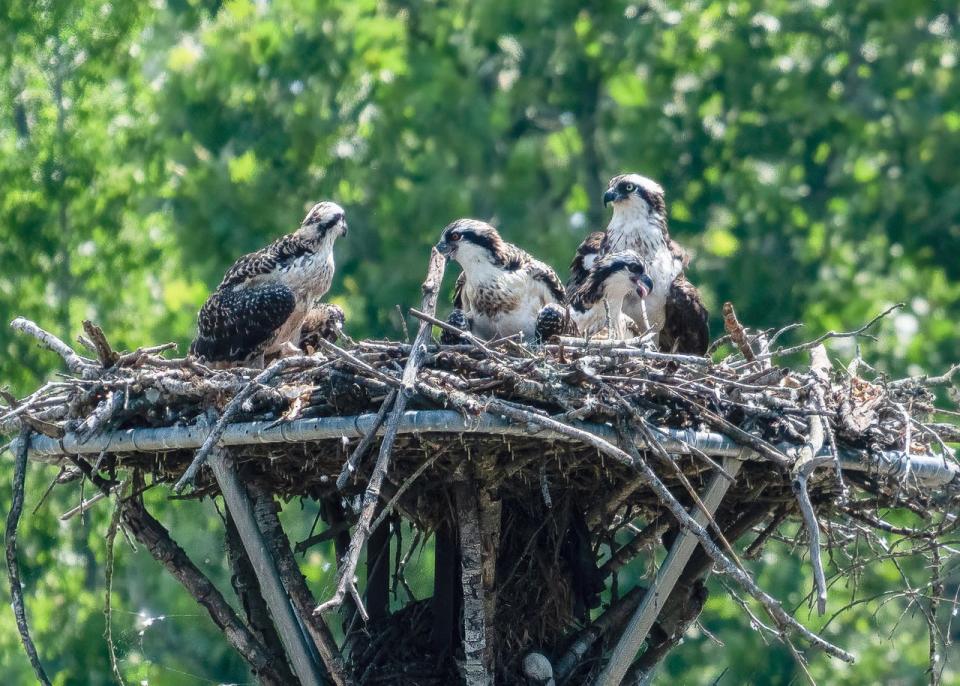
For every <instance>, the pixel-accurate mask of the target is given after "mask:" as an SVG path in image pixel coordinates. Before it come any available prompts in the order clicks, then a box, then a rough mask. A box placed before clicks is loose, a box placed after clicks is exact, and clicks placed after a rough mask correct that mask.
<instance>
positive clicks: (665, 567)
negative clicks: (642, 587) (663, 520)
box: [596, 457, 740, 686]
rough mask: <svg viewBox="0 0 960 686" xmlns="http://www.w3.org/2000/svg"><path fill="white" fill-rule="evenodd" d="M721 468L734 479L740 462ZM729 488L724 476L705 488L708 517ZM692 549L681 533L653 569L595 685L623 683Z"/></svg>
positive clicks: (696, 513) (702, 521) (690, 538)
mask: <svg viewBox="0 0 960 686" xmlns="http://www.w3.org/2000/svg"><path fill="white" fill-rule="evenodd" d="M723 468H724V469H725V470H726V471H727V473H728V474H730V475H731V476H736V475H737V472H739V471H740V460H738V459H736V458H731V457H728V458H726V459H724V461H723ZM729 487H730V481H729V480H728V479H727V478H726V477H725V476H723V475H722V474H714V476H713V478H712V479H711V480H710V484H709V485H708V486H707V493H706V495H705V496H704V497H703V504H704V506H705V507H706V509H707V511H708V512H709V513H710V516H713V513H714V512H716V511H717V507H719V506H720V501H721V500H723V496H724V495H725V494H726V492H727V489H728V488H729ZM690 515H691V516H692V517H693V518H694V519H695V520H696V522H697V523H698V524H699V525H700V526H706V524H707V516H706V514H705V513H704V512H703V511H701V510H700V508H698V507H694V508H693V509H692V510H691V511H690ZM696 547H697V537H696V536H695V535H694V534H692V533H691V532H690V531H688V530H687V529H684V530H683V531H681V532H680V535H679V536H677V540H676V541H675V542H674V544H673V547H672V548H670V553H669V554H668V555H667V559H665V560H664V561H663V564H662V565H660V568H659V569H658V570H657V576H656V578H655V579H654V581H653V584H652V585H651V586H650V590H649V591H647V593H646V594H645V595H644V596H643V602H642V603H640V607H638V608H637V609H636V611H635V612H634V613H633V617H631V618H630V623H629V624H628V625H627V628H626V629H625V630H624V632H623V636H621V637H620V640H619V641H617V645H616V646H615V647H614V649H613V652H612V653H611V655H610V661H609V662H608V663H607V666H606V667H605V668H604V670H603V672H601V673H600V676H599V678H598V679H597V682H596V684H597V686H619V685H620V682H621V681H623V677H624V675H625V674H626V673H627V670H628V669H629V668H630V663H631V662H633V660H634V658H635V657H636V655H637V653H638V652H639V651H640V646H641V645H643V642H644V641H645V640H646V639H647V634H649V633H650V629H651V627H653V623H654V622H655V621H656V619H657V616H658V615H659V614H660V610H661V609H663V604H664V603H665V602H666V601H667V598H669V597H670V592H671V591H673V587H674V586H675V585H676V583H677V579H678V578H679V577H680V572H682V571H683V568H684V567H685V566H686V564H687V562H688V561H689V559H690V556H691V555H692V554H693V551H694V550H696Z"/></svg>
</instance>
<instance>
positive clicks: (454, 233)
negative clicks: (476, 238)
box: [450, 231, 460, 241]
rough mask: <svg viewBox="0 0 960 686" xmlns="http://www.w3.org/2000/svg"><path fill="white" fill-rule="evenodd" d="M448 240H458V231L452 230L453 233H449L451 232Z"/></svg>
mask: <svg viewBox="0 0 960 686" xmlns="http://www.w3.org/2000/svg"><path fill="white" fill-rule="evenodd" d="M450 240H451V241H459V240H460V234H459V232H457V231H454V232H453V233H451V234H450Z"/></svg>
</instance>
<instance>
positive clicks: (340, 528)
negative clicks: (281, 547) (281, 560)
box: [293, 522, 350, 555]
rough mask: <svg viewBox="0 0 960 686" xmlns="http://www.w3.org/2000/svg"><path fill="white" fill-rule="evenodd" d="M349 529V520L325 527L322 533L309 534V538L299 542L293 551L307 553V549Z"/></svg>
mask: <svg viewBox="0 0 960 686" xmlns="http://www.w3.org/2000/svg"><path fill="white" fill-rule="evenodd" d="M349 529H350V524H349V523H347V522H338V523H337V524H335V525H333V526H328V527H327V528H326V529H324V530H323V531H321V532H320V533H318V534H314V535H313V536H309V537H308V538H305V539H304V540H302V541H300V542H299V543H297V545H295V546H294V547H293V552H294V553H296V554H298V555H300V554H302V553H305V552H306V551H307V550H309V549H310V548H312V547H313V546H315V545H318V544H320V543H323V542H324V541H329V540H331V539H332V538H335V537H336V536H337V534H340V533H343V532H344V531H348V530H349Z"/></svg>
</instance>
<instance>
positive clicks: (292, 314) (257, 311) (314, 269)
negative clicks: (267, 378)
mask: <svg viewBox="0 0 960 686" xmlns="http://www.w3.org/2000/svg"><path fill="white" fill-rule="evenodd" d="M346 233H347V222H346V219H345V217H344V212H343V208H342V207H340V206H339V205H337V204H336V203H333V202H320V203H317V204H316V205H314V206H313V208H312V209H311V210H310V212H309V213H308V214H307V216H306V218H305V219H304V220H303V223H302V224H301V225H300V228H299V229H297V230H296V231H294V232H293V233H291V234H288V235H286V236H283V237H282V238H278V239H277V240H276V241H274V242H273V243H271V244H270V245H269V246H267V247H266V248H263V249H262V250H258V251H257V252H254V253H250V254H249V255H244V256H243V257H241V258H240V259H239V260H237V261H236V262H235V263H234V265H233V266H232V267H230V269H229V270H228V271H227V273H226V275H225V276H224V277H223V281H221V282H220V285H219V286H217V290H216V291H214V292H213V294H212V295H211V296H210V297H209V298H207V302H205V303H204V305H203V307H202V308H200V314H199V316H198V317H197V337H196V339H194V341H193V343H192V344H191V345H190V353H191V354H192V355H195V356H197V357H198V358H200V359H201V360H202V361H204V362H208V363H211V364H213V365H215V366H235V365H240V366H263V361H264V357H265V356H269V355H274V354H295V353H299V352H300V350H299V348H298V344H299V342H300V329H301V326H302V325H303V320H304V318H305V317H306V315H307V312H308V310H309V309H310V307H311V305H312V304H313V303H314V301H315V300H317V299H319V298H320V297H321V296H323V295H324V294H325V293H326V292H327V291H328V290H329V289H330V282H331V280H332V279H333V268H334V267H333V244H334V242H335V241H336V240H337V238H339V237H340V236H342V235H345V234H346Z"/></svg>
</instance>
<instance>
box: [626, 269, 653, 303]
mask: <svg viewBox="0 0 960 686" xmlns="http://www.w3.org/2000/svg"><path fill="white" fill-rule="evenodd" d="M630 281H632V282H633V284H634V285H635V286H636V287H637V295H639V296H640V297H641V298H646V297H647V296H648V295H650V292H651V291H652V290H653V279H651V278H650V277H649V276H647V275H646V274H636V275H635V276H631V277H630Z"/></svg>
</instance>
